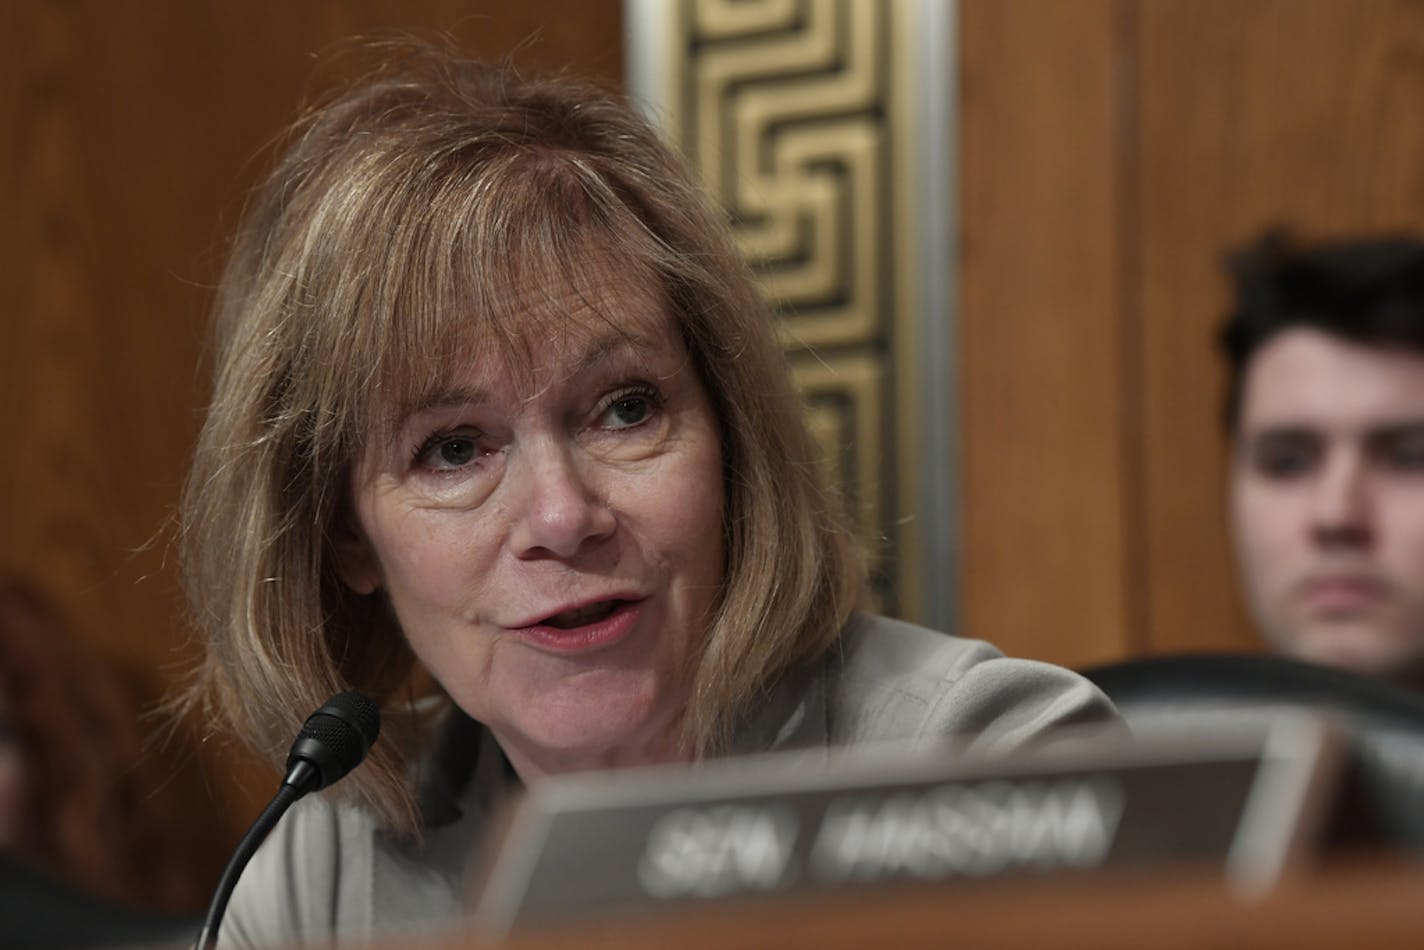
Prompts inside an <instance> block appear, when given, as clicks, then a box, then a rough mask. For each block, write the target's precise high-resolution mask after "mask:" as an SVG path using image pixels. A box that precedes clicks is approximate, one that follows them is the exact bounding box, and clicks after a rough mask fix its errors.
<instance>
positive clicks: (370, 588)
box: [333, 511, 381, 594]
mask: <svg viewBox="0 0 1424 950" xmlns="http://www.w3.org/2000/svg"><path fill="white" fill-rule="evenodd" d="M333 542H334V544H333V547H334V548H335V552H336V570H337V573H339V574H340V575H341V580H342V583H344V584H345V585H346V586H347V587H349V588H351V589H352V590H353V591H355V592H356V593H358V594H374V593H375V592H376V591H378V590H380V588H381V563H380V561H378V560H377V559H376V552H375V551H374V550H372V548H371V542H370V541H368V540H367V539H366V533H365V532H364V531H362V530H361V526H360V525H359V524H357V523H356V516H355V515H354V514H353V513H352V512H349V511H348V512H346V513H345V514H343V515H342V516H341V517H340V518H337V519H336V530H335V537H334V538H333Z"/></svg>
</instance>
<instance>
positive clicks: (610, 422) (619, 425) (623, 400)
mask: <svg viewBox="0 0 1424 950" xmlns="http://www.w3.org/2000/svg"><path fill="white" fill-rule="evenodd" d="M656 408H657V406H656V401H655V397H654V396H653V394H651V393H647V392H630V393H622V394H620V395H617V396H615V397H614V398H613V399H612V400H611V401H610V402H609V403H608V405H607V407H606V408H605V409H604V410H603V415H602V416H601V417H600V419H599V425H601V426H602V427H603V428H605V429H631V428H632V427H633V426H636V425H639V424H641V423H643V422H646V421H647V419H648V417H649V416H651V415H652V414H653V410H654V409H656Z"/></svg>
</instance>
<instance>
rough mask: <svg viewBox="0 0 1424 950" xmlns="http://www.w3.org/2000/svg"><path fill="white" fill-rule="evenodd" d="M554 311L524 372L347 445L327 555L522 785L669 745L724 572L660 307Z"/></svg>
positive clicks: (618, 299) (712, 475)
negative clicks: (550, 333) (390, 436)
mask: <svg viewBox="0 0 1424 950" xmlns="http://www.w3.org/2000/svg"><path fill="white" fill-rule="evenodd" d="M550 299H551V298H548V297H545V296H544V295H542V294H541V295H540V296H539V301H540V304H539V305H540V307H541V309H542V307H543V306H547V305H548V303H549V300H550ZM552 299H553V302H554V304H555V306H558V307H560V308H561V309H560V310H559V311H558V312H559V313H561V314H567V315H568V318H569V319H568V320H567V323H566V324H564V325H566V326H568V327H570V328H571V329H569V331H568V332H567V334H566V335H559V334H556V335H554V338H551V339H543V338H541V339H539V340H537V341H534V344H535V345H533V346H531V348H530V350H531V352H532V353H533V354H534V357H533V367H532V369H533V372H532V373H530V374H527V375H526V374H521V373H516V372H511V368H510V367H508V366H499V365H472V366H469V367H467V368H465V369H464V370H462V371H460V372H457V373H455V374H453V376H452V378H450V379H448V380H447V381H446V382H447V388H446V389H445V390H444V391H443V392H442V393H439V394H437V396H436V398H433V399H431V400H429V401H428V402H427V403H426V404H425V405H423V406H421V407H419V408H417V409H416V410H415V411H413V412H411V413H410V414H409V415H408V416H406V417H405V418H404V419H403V420H402V421H401V423H400V424H399V425H398V427H397V429H398V431H397V434H396V436H395V438H394V440H393V441H391V442H390V443H388V444H381V445H373V446H371V447H370V448H369V449H368V450H367V451H366V453H365V455H364V458H363V459H362V461H361V463H360V465H359V466H358V468H357V470H356V472H355V473H354V480H353V481H354V500H355V506H354V507H355V511H356V520H357V525H356V526H355V527H356V529H357V530H355V531H353V532H352V534H353V536H352V537H350V538H348V539H346V540H344V541H343V542H341V550H342V557H341V563H342V569H343V575H344V577H345V579H346V581H347V583H348V584H349V585H350V586H351V587H353V588H354V589H356V590H358V591H361V592H367V591H372V590H376V589H381V590H384V591H385V593H386V595H387V596H388V597H389V599H390V603H391V605H392V606H393V608H394V610H395V613H396V616H397V618H398V619H399V621H400V625H401V628H402V629H403V630H404V632H405V635H406V637H407V639H408V640H409V642H410V645H411V647H412V649H413V650H414V651H415V654H416V655H417V656H418V657H419V658H420V660H421V661H422V663H424V664H425V666H426V667H427V668H428V669H429V670H430V672H431V673H432V674H433V675H434V676H435V678H436V679H437V680H439V682H440V683H441V685H442V686H444V688H445V689H446V691H447V692H448V693H449V694H450V696H451V698H452V699H453V700H454V701H455V702H456V703H457V704H458V705H459V706H460V707H461V708H462V709H464V710H465V712H467V713H468V714H469V715H470V716H472V717H473V718H475V719H477V720H479V721H480V722H482V723H484V724H485V725H486V726H488V727H489V728H490V729H491V730H492V731H493V733H494V735H495V736H496V738H497V739H498V740H499V742H500V744H501V746H502V747H503V748H504V750H505V752H506V753H507V754H508V755H509V757H510V760H511V762H512V763H513V764H514V766H515V767H516V769H518V770H519V772H520V774H521V775H522V776H523V777H524V778H525V779H526V780H528V779H531V778H533V777H535V776H537V775H539V774H542V773H550V772H559V771H574V770H580V769H589V768H600V767H607V766H612V765H620V764H633V763H639V762H650V761H662V760H666V759H669V758H672V757H673V756H674V755H675V754H676V749H675V741H674V740H675V732H676V727H677V725H678V717H679V714H680V713H681V711H682V710H683V708H684V707H685V705H686V702H687V699H688V670H689V659H690V657H691V656H692V655H693V654H694V653H695V652H696V650H697V648H698V646H699V645H700V644H701V642H702V639H703V636H704V634H705V633H706V630H707V625H708V618H709V615H710V613H711V611H712V609H713V607H714V605H715V603H716V601H717V599H718V590H719V585H720V583H721V581H722V574H723V560H722V559H723V550H722V513H723V487H722V458H721V438H720V431H719V427H718V424H717V421H716V419H715V418H714V416H713V413H712V409H711V405H710V403H709V401H708V397H707V393H706V391H705V389H704V387H703V385H702V382H701V380H700V379H699V377H698V374H697V372H696V370H695V369H694V367H692V366H691V365H690V364H689V361H688V357H687V352H686V350H685V348H684V347H683V345H682V343H681V341H680V339H679V337H678V335H677V333H676V332H675V330H674V327H673V324H672V320H671V318H670V317H669V315H668V314H667V312H666V309H665V307H664V305H663V304H662V302H661V300H660V298H659V297H658V296H657V295H655V294H652V293H648V292H646V291H640V290H637V289H635V288H632V287H629V286H628V285H627V284H626V283H625V282H619V281H612V280H606V281H603V282H601V283H600V284H598V285H597V286H594V287H593V288H591V289H590V288H586V287H585V288H578V289H575V288H569V289H568V292H567V293H563V294H554V295H552ZM590 299H592V301H593V306H594V307H596V308H597V312H596V313H595V311H594V310H593V309H591V307H590V303H589V301H590ZM607 317H612V318H613V319H616V320H618V321H619V322H620V329H621V331H622V332H617V331H615V330H613V328H611V327H609V326H608V325H607V323H606V318H607ZM545 325H547V324H545Z"/></svg>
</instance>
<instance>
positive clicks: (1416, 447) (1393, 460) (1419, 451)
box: [1379, 438, 1424, 472]
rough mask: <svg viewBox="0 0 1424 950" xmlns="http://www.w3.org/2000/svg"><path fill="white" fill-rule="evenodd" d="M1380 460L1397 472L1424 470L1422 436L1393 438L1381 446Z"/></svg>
mask: <svg viewBox="0 0 1424 950" xmlns="http://www.w3.org/2000/svg"><path fill="white" fill-rule="evenodd" d="M1380 449H1381V451H1380V452H1379V456H1380V460H1381V461H1382V462H1383V463H1384V464H1385V466H1386V467H1387V468H1389V469H1391V470H1393V471H1397V472H1424V438H1403V439H1394V440H1391V441H1390V442H1389V444H1387V445H1384V446H1381V447H1380Z"/></svg>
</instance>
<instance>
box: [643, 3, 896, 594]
mask: <svg viewBox="0 0 1424 950" xmlns="http://www.w3.org/2000/svg"><path fill="white" fill-rule="evenodd" d="M901 6H902V4H899V3H896V2H892V0H676V2H675V13H674V14H673V15H672V17H671V23H670V24H669V27H668V30H667V33H666V34H665V36H666V37H667V41H668V42H669V43H670V44H671V47H672V49H671V51H670V53H669V54H668V55H669V61H668V71H667V77H668V78H667V79H666V81H667V82H668V83H670V84H671V85H672V86H673V88H672V89H670V90H668V91H667V94H666V95H663V96H660V97H659V98H660V99H661V101H662V102H663V103H665V104H666V105H665V108H664V110H663V115H662V120H663V121H664V122H665V123H666V126H667V128H666V131H667V132H668V134H669V136H670V137H671V138H672V139H673V141H674V142H675V143H676V144H677V145H678V146H679V147H680V148H682V150H683V151H684V153H686V154H687V156H688V157H689V159H690V160H691V161H692V162H693V163H694V164H695V165H696V167H697V169H698V170H699V172H700V173H701V175H702V177H703V179H704V181H705V183H706V185H707V187H708V188H709V189H710V190H711V192H712V194H713V195H714V197H715V198H716V199H717V200H718V201H719V202H720V203H721V204H722V206H723V207H724V208H726V210H727V211H728V213H729V214H730V216H731V219H732V222H733V226H734V229H735V233H736V237H737V241H738V246H739V247H740V248H741V250H742V251H743V253H744V254H745V255H746V257H747V259H748V261H749V262H750V263H751V264H752V266H753V268H754V269H755V270H756V272H757V274H758V276H759V277H760V279H761V280H762V282H763V286H764V287H765V288H766V291H767V294H768V297H769V299H770V300H771V301H772V303H773V305H774V307H775V308H776V312H777V314H778V316H779V318H780V320H781V328H782V342H783V345H784V346H785V347H786V349H787V352H788V354H789V356H790V359H791V362H792V366H793V371H794V373H795V378H796V381H797V384H798V386H799V387H800V388H801V392H802V393H803V395H804V396H805V399H806V405H807V412H808V418H809V420H810V422H811V425H812V428H813V431H814V432H815V434H816V436H817V438H818V439H819V440H820V443H821V445H822V446H823V448H824V449H825V452H826V459H827V464H828V465H830V466H831V468H832V471H833V472H834V475H835V477H836V478H837V480H838V481H839V482H840V484H841V485H842V487H843V489H844V491H845V493H846V496H847V498H848V500H849V501H850V502H851V506H852V511H853V513H854V515H855V516H856V518H857V519H858V523H859V528H860V532H861V536H862V537H863V539H864V541H865V543H866V545H867V550H868V551H869V553H870V554H871V555H872V563H873V564H875V565H877V568H878V569H877V572H876V596H877V599H878V600H879V601H880V604H879V606H880V607H881V608H882V609H885V610H889V611H892V612H895V613H898V614H900V615H902V616H911V617H914V616H915V615H916V613H917V610H918V607H919V602H918V596H919V595H918V587H919V580H918V576H917V575H915V574H914V571H913V570H912V568H913V565H912V564H911V563H910V561H911V560H912V558H913V556H914V553H915V552H914V551H913V550H911V549H910V548H911V547H912V546H913V542H914V537H915V535H914V525H913V520H914V519H913V513H910V512H906V511H904V510H903V506H902V503H901V500H902V499H912V498H914V497H915V493H914V491H913V490H912V489H913V488H914V481H913V479H914V473H913V469H914V466H913V465H901V464H898V462H897V459H900V458H902V457H903V452H904V450H905V445H904V444H903V443H904V441H905V439H906V435H907V434H908V431H909V430H907V428H906V426H905V419H906V418H917V417H916V416H914V415H913V413H911V414H910V415H908V416H907V415H906V414H907V413H910V411H911V409H912V408H913V407H909V406H905V405H903V404H902V403H903V402H904V401H905V397H906V395H907V394H908V393H909V392H910V391H911V390H910V389H908V388H907V387H906V386H905V385H904V380H903V379H899V378H897V377H898V374H901V373H902V372H903V371H906V370H904V368H903V367H901V366H898V365H896V364H897V360H900V361H903V356H904V354H905V353H906V352H910V351H912V347H913V340H910V339H906V334H907V333H908V332H910V327H911V323H910V321H909V319H908V317H907V316H906V309H907V307H908V305H909V301H908V300H907V299H906V298H907V296H908V294H906V293H905V292H904V291H903V290H902V289H901V287H902V286H903V284H904V274H903V268H901V267H900V266H899V265H898V264H897V259H896V253H897V247H898V245H899V244H900V242H902V241H904V240H905V239H906V236H907V234H908V232H909V230H910V229H909V228H908V227H906V226H904V225H903V224H902V223H901V222H898V221H897V216H899V215H901V214H903V209H905V208H907V207H911V204H910V202H909V201H907V200H906V199H905V197H904V196H903V195H899V194H897V192H896V189H897V187H900V188H905V187H909V186H908V184H906V183H904V182H901V181H900V178H901V177H902V176H900V175H899V174H897V173H896V172H895V169H896V168H897V167H900V166H899V165H897V163H898V162H903V160H904V159H903V153H904V152H905V150H906V148H907V147H906V145H905V144H904V142H903V141H902V135H903V132H902V129H901V126H902V125H906V124H908V120H907V119H905V118H904V116H905V115H906V110H905V109H904V107H903V106H902V105H901V104H900V102H899V101H898V99H899V89H898V86H899V84H900V82H902V81H901V80H898V79H897V76H898V75H899V74H898V73H897V71H896V69H895V68H894V65H895V61H896V57H897V50H896V49H895V48H894V44H895V41H896V38H897V37H900V36H903V35H908V34H907V31H905V30H902V29H898V28H897V26H896V17H897V16H899V15H900V14H899V13H898V12H897V11H898V9H899V8H900V7H901ZM907 347H908V348H910V349H907Z"/></svg>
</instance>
